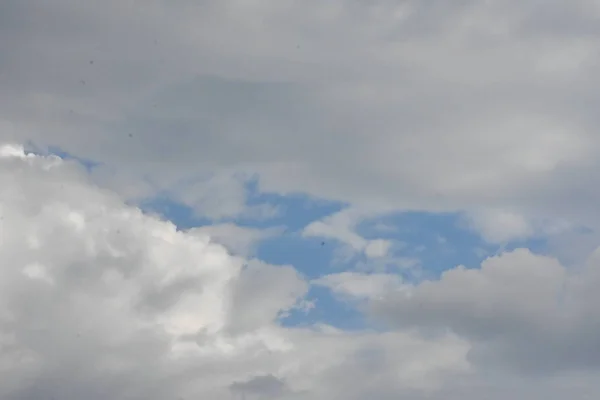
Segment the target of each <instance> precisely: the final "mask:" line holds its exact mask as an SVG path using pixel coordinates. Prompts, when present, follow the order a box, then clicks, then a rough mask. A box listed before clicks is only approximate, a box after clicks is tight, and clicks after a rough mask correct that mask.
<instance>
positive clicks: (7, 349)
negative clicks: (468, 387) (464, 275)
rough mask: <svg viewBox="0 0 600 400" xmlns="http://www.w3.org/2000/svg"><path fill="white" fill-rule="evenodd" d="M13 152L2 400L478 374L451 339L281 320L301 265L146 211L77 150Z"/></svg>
mask: <svg viewBox="0 0 600 400" xmlns="http://www.w3.org/2000/svg"><path fill="white" fill-rule="evenodd" d="M2 149H3V150H2V156H1V157H0V215H1V216H2V224H1V225H0V237H1V238H2V240H1V241H0V258H1V259H2V260H3V262H2V265H1V268H0V275H1V276H0V289H1V290H0V305H1V306H0V345H1V346H0V368H2V371H3V373H2V374H1V375H0V376H1V377H0V395H1V396H2V398H6V399H25V398H38V397H40V396H50V397H52V396H53V397H56V398H65V399H69V400H79V399H81V398H86V399H100V398H106V396H109V397H111V398H114V399H157V400H158V399H163V398H172V397H175V398H178V397H180V396H181V397H184V398H193V397H198V396H200V397H208V398H214V399H223V400H225V399H230V398H231V397H229V396H230V395H231V394H232V393H231V389H232V388H237V390H238V391H239V390H240V389H246V390H247V391H248V394H249V395H252V394H253V393H254V394H258V395H260V393H262V392H261V390H264V391H266V392H265V393H267V392H269V393H271V392H272V390H275V386H276V385H274V384H273V382H275V381H274V380H273V379H272V378H271V381H272V382H271V381H269V382H271V383H269V382H266V381H265V382H266V383H264V382H263V383H264V384H258V383H260V382H262V381H260V377H267V376H272V377H276V379H281V382H285V385H282V386H281V387H280V386H277V387H279V388H280V389H281V391H278V392H277V393H280V394H282V395H283V396H284V398H304V399H311V400H313V399H326V398H331V396H338V397H339V396H342V397H347V398H351V399H352V398H356V399H358V398H359V397H356V396H359V393H362V394H364V393H366V392H370V393H373V394H375V395H376V394H377V393H378V392H380V391H382V392H381V393H385V392H386V391H390V390H392V391H394V392H395V393H402V392H403V391H416V393H421V392H422V391H427V390H435V388H436V387H439V386H440V385H443V384H444V382H446V380H447V379H448V377H447V375H448V374H464V373H470V372H469V371H470V369H469V366H468V363H467V362H466V361H465V359H464V356H465V354H466V351H467V349H468V346H469V345H468V344H467V343H466V342H464V341H463V340H460V339H457V338H455V337H452V336H447V337H444V338H436V339H427V338H422V337H420V336H419V335H418V334H414V333H403V332H391V333H385V334H378V333H369V332H363V333H345V332H340V331H336V330H335V329H329V328H326V327H325V328H324V329H319V328H318V327H313V328H310V329H299V328H298V329H293V328H283V327H281V326H279V324H278V322H277V318H278V316H279V315H280V314H281V312H283V311H285V310H289V309H291V308H302V307H304V306H305V305H306V302H305V301H304V300H303V299H302V297H303V296H304V294H305V293H306V290H307V288H308V286H307V282H305V281H304V279H303V278H302V277H301V276H300V275H299V274H298V273H297V272H296V271H295V269H294V268H292V267H291V266H272V265H268V264H265V263H263V262H260V261H258V260H250V261H248V260H244V259H242V258H239V257H234V256H232V255H230V254H229V253H228V252H227V251H226V249H225V248H224V247H222V246H221V245H218V244H215V243H212V242H211V240H210V238H209V236H207V235H206V232H209V231H210V230H206V232H205V233H203V232H201V231H195V232H185V231H178V230H177V229H176V228H175V226H174V225H173V224H171V223H169V222H166V221H163V220H160V219H157V218H154V217H151V216H148V215H144V214H143V213H142V212H141V211H140V210H139V209H137V208H134V207H131V206H128V205H125V204H124V203H123V201H122V199H121V198H120V197H119V196H117V195H115V194H114V193H112V192H109V191H106V190H104V189H100V188H98V187H96V186H94V185H92V184H91V183H90V182H89V181H88V176H87V174H86V172H85V171H84V170H83V168H81V167H80V166H79V165H78V164H77V163H75V162H65V161H61V160H60V159H58V158H56V157H42V156H31V155H29V156H25V154H24V152H23V151H22V149H19V148H17V147H11V148H10V149H9V148H8V147H3V148H2ZM217 230H218V228H217ZM244 264H246V265H247V266H246V267H243V265H244ZM400 355H401V356H400ZM381 362H383V364H380V363H381ZM378 365H379V367H378ZM384 366H385V368H384ZM359 377H361V378H360V379H359ZM192 378H193V379H192ZM257 380H258V381H257ZM263 380H264V379H263ZM267 380H268V379H267ZM236 382H237V383H236ZM244 382H245V383H244ZM249 382H254V384H250V383H249ZM368 382H370V383H368ZM375 382H377V385H381V389H378V388H377V387H376V386H372V385H373V384H375ZM265 385H266V386H265ZM277 390H279V389H277ZM270 391H271V392H270ZM259 392H260V393H259ZM362 394H360V396H362Z"/></svg>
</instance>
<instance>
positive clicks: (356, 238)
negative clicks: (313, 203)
mask: <svg viewBox="0 0 600 400" xmlns="http://www.w3.org/2000/svg"><path fill="white" fill-rule="evenodd" d="M372 216H373V213H372V212H366V211H364V210H358V209H352V208H347V209H344V210H342V211H339V212H337V213H335V214H332V215H329V216H327V217H325V218H323V219H322V220H318V221H314V222H311V223H310V224H309V225H307V226H306V227H305V228H304V230H303V231H302V235H303V236H305V237H322V238H331V239H335V240H337V241H338V242H340V243H342V244H344V245H346V247H345V248H344V249H342V250H340V253H339V255H340V256H342V258H346V259H348V258H352V257H353V256H354V255H355V254H356V253H364V255H365V256H367V257H368V258H374V259H376V258H383V257H386V256H387V255H388V252H389V250H390V248H391V247H392V242H391V241H390V240H386V239H372V240H369V239H365V238H364V237H362V236H361V235H359V234H358V233H357V232H356V230H357V227H358V224H359V223H360V222H362V221H364V220H365V219H368V218H369V217H372Z"/></svg>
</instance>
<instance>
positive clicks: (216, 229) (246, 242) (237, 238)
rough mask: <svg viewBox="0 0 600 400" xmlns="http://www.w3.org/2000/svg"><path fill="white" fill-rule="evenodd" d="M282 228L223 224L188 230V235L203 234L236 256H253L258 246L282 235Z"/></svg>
mask: <svg viewBox="0 0 600 400" xmlns="http://www.w3.org/2000/svg"><path fill="white" fill-rule="evenodd" d="M282 231H283V229H282V228H268V229H257V228H250V227H244V226H239V225H235V224H232V223H223V224H216V225H207V226H202V227H198V228H193V229H190V230H188V233H189V234H205V235H208V236H209V237H210V239H211V240H212V241H214V242H216V243H219V244H222V245H224V246H225V247H227V249H228V250H229V251H230V252H232V253H233V254H236V255H241V256H244V257H248V256H252V255H254V253H255V251H256V247H257V246H258V244H259V243H260V242H261V241H262V240H264V239H268V238H269V237H272V236H275V235H277V234H280V233H282Z"/></svg>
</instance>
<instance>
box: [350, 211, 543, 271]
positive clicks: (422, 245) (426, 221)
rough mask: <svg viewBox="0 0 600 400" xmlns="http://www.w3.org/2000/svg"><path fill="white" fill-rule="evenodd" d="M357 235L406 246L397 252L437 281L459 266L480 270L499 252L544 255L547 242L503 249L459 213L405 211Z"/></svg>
mask: <svg viewBox="0 0 600 400" xmlns="http://www.w3.org/2000/svg"><path fill="white" fill-rule="evenodd" d="M357 230H358V233H359V234H360V235H362V236H364V237H365V238H367V239H374V238H385V239H389V240H393V241H399V242H402V243H403V244H404V246H403V247H402V248H401V249H400V250H399V251H398V252H397V253H398V254H399V255H401V256H403V257H407V258H416V259H418V260H420V265H421V267H422V268H421V269H422V272H423V278H426V279H436V278H438V277H439V276H440V275H441V273H443V272H444V271H446V270H448V269H451V268H454V267H456V266H457V265H464V266H465V267H467V268H478V267H479V266H480V265H481V262H482V261H483V260H485V259H486V258H488V257H490V256H492V255H494V254H497V253H498V252H500V251H510V250H514V249H516V248H519V247H526V248H529V249H531V250H532V251H534V252H537V253H544V252H545V250H546V241H545V240H544V239H543V238H533V239H531V240H525V241H514V242H510V243H507V244H505V245H503V246H499V245H497V244H490V243H486V242H485V241H484V240H483V239H482V238H481V236H480V235H478V234H477V233H476V232H473V231H472V230H470V229H468V228H467V227H465V226H464V224H463V223H462V216H461V214H460V213H427V212H403V213H398V214H393V215H387V216H385V217H381V218H376V219H373V220H369V221H364V222H363V223H361V224H360V225H359V226H358V228H357Z"/></svg>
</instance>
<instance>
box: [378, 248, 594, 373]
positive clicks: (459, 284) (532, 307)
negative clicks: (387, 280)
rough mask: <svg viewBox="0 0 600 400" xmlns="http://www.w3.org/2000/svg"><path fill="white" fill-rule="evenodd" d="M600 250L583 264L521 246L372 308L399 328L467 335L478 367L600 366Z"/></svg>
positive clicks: (386, 296)
mask: <svg viewBox="0 0 600 400" xmlns="http://www.w3.org/2000/svg"><path fill="white" fill-rule="evenodd" d="M599 260H600V259H599V257H598V252H597V251H596V252H595V253H593V254H592V255H591V256H590V257H589V258H588V261H587V263H586V265H585V267H584V268H583V269H568V268H566V267H564V266H563V265H561V264H560V263H559V262H558V261H557V260H556V259H554V258H551V257H547V256H542V255H536V254H533V253H532V252H531V251H529V250H527V249H517V250H515V251H512V252H507V253H503V254H501V255H499V256H495V257H491V258H488V259H487V260H485V261H484V262H483V263H482V265H481V268H480V269H466V268H465V267H463V266H459V267H456V268H454V269H451V270H448V271H445V272H444V273H443V274H442V276H441V278H440V279H439V280H437V281H424V282H422V283H419V284H417V285H414V286H411V285H405V286H403V287H402V288H400V289H398V290H396V291H392V292H390V291H387V292H382V294H381V296H379V297H377V298H375V299H374V300H373V302H372V303H371V305H370V307H371V312H373V313H374V314H376V315H378V316H379V317H383V318H384V319H385V320H386V321H389V322H391V323H392V324H393V325H394V326H402V327H404V328H407V327H413V328H415V327H416V328H419V329H422V330H423V331H431V330H433V331H434V332H444V331H445V330H447V329H449V330H450V331H452V332H455V333H456V334H458V335H459V336H460V337H463V338H465V339H467V340H469V342H470V343H472V346H473V347H472V348H471V350H470V352H469V359H470V360H471V361H472V362H474V363H475V364H485V365H488V366H489V365H491V366H493V367H494V368H505V369H508V370H520V371H524V372H527V373H533V374H545V373H548V372H551V373H556V372H563V371H579V370H590V369H592V370H595V371H597V370H598V368H600V354H598V352H597V351H596V350H595V349H597V347H598V343H597V342H598V339H597V338H598V336H599V331H598V329H599V327H600V314H599V313H598V312H597V309H596V307H595V306H594V304H596V302H597V299H596V298H597V291H596V290H595V289H594V288H595V287H596V285H597V284H598V279H599V278H600V274H599V272H598V271H599V264H598V261H599Z"/></svg>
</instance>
